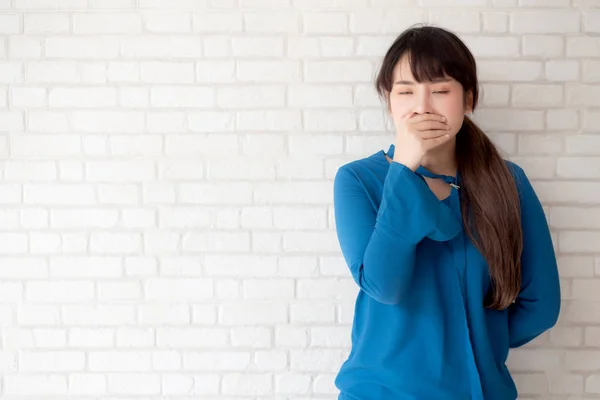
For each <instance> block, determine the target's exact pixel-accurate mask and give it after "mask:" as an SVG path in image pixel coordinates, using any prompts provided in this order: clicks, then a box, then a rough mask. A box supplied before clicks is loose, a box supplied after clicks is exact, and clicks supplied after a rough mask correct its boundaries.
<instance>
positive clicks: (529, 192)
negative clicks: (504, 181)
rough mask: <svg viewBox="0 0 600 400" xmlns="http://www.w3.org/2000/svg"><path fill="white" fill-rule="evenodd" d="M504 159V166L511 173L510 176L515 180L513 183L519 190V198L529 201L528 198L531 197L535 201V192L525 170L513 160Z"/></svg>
mask: <svg viewBox="0 0 600 400" xmlns="http://www.w3.org/2000/svg"><path fill="white" fill-rule="evenodd" d="M504 161H505V162H506V166H507V167H508V169H509V170H510V172H511V173H512V176H513V178H514V180H515V184H516V186H517V191H518V192H519V198H520V199H521V202H522V203H523V202H530V201H529V200H530V199H531V198H535V200H536V202H537V201H538V200H537V194H536V193H535V190H534V188H533V185H532V184H531V182H530V180H529V178H528V176H527V173H526V172H525V170H524V169H523V168H522V167H521V166H520V165H518V164H517V163H515V162H514V161H510V160H504Z"/></svg>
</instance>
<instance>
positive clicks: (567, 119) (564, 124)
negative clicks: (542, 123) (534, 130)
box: [546, 109, 580, 131]
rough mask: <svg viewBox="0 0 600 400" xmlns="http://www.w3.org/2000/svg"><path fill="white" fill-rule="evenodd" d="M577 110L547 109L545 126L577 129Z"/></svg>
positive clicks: (558, 128)
mask: <svg viewBox="0 0 600 400" xmlns="http://www.w3.org/2000/svg"><path fill="white" fill-rule="evenodd" d="M579 120H580V117H579V112H578V110H568V109H563V110H561V109H556V110H553V109H549V110H547V115H546V126H547V128H548V129H549V130H559V131H566V130H577V129H578V128H579V126H580V123H579Z"/></svg>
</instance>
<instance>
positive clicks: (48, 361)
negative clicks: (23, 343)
mask: <svg viewBox="0 0 600 400" xmlns="http://www.w3.org/2000/svg"><path fill="white" fill-rule="evenodd" d="M84 367H85V353H83V352H77V351H69V352H67V351H43V352H40V351H35V352H34V351H27V352H20V354H19V370H20V371H23V372H65V371H81V370H83V369H84Z"/></svg>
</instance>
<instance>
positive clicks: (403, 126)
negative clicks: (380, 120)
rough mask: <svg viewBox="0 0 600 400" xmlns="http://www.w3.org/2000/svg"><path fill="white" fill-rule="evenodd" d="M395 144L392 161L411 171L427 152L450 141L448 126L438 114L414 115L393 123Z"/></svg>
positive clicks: (414, 169)
mask: <svg viewBox="0 0 600 400" xmlns="http://www.w3.org/2000/svg"><path fill="white" fill-rule="evenodd" d="M394 125H395V127H396V143H395V150H394V161H396V162H399V163H400V164H404V165H406V166H407V167H408V168H410V169H411V170H413V171H416V169H417V168H418V167H419V165H420V163H421V159H422V158H423V156H424V155H425V153H427V152H428V151H429V150H431V149H433V148H435V147H437V146H439V145H441V144H444V143H445V142H447V141H448V140H450V126H449V125H448V124H446V117H444V116H443V115H438V114H416V115H412V116H405V117H402V118H400V119H399V120H397V121H396V120H395V121H394Z"/></svg>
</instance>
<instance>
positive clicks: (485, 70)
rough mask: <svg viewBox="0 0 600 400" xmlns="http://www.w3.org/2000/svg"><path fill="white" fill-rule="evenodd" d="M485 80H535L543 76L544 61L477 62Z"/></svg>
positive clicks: (481, 76)
mask: <svg viewBox="0 0 600 400" xmlns="http://www.w3.org/2000/svg"><path fill="white" fill-rule="evenodd" d="M477 65H478V70H479V71H480V77H479V79H481V80H482V81H483V82H489V81H502V82H505V81H515V82H523V81H535V80H538V79H540V78H541V76H542V63H541V62H539V61H499V60H498V61H487V60H482V61H479V62H478V63H477Z"/></svg>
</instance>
